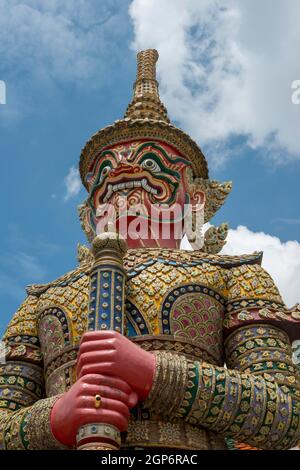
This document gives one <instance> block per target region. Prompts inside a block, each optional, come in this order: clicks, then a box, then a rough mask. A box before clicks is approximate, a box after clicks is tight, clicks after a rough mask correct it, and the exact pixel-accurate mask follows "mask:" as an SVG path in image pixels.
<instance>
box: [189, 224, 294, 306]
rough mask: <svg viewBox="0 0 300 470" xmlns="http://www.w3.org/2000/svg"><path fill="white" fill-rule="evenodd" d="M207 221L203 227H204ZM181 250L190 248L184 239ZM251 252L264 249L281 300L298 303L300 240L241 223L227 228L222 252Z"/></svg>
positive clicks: (206, 226)
mask: <svg viewBox="0 0 300 470" xmlns="http://www.w3.org/2000/svg"><path fill="white" fill-rule="evenodd" d="M208 227H210V224H206V225H205V226H204V230H205V229H207V228H208ZM181 248H182V249H190V244H189V243H188V241H187V240H186V239H184V240H183V242H182V246H181ZM254 251H263V253H264V255H263V262H262V266H263V267H264V268H265V269H266V270H267V271H268V273H269V274H270V275H271V276H272V278H273V279H274V281H275V284H276V285H277V287H278V289H279V290H280V293H281V295H282V297H283V300H284V302H285V303H286V304H287V305H288V306H289V307H291V306H293V305H294V304H296V303H298V302H300V275H299V274H300V243H298V242H297V241H288V242H282V241H281V240H280V239H279V238H277V237H274V236H272V235H268V234H266V233H264V232H252V231H251V230H249V229H248V228H247V227H244V226H242V225H240V226H239V227H237V228H236V229H230V230H229V234H228V239H227V244H226V245H225V247H224V248H223V250H222V252H221V253H223V254H227V255H242V254H250V253H253V252H254Z"/></svg>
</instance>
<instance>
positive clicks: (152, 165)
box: [141, 158, 161, 173]
mask: <svg viewBox="0 0 300 470" xmlns="http://www.w3.org/2000/svg"><path fill="white" fill-rule="evenodd" d="M141 167H142V168H145V170H149V171H152V172H153V173H158V172H159V171H161V168H160V166H159V164H158V163H157V162H156V161H155V160H153V159H152V158H147V159H146V160H144V161H143V162H142V164H141Z"/></svg>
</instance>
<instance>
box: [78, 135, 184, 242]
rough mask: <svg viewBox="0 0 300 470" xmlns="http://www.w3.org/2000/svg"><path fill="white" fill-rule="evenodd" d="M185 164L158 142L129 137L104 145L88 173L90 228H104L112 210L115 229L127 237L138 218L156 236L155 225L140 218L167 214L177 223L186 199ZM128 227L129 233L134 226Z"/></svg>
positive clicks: (155, 218)
mask: <svg viewBox="0 0 300 470" xmlns="http://www.w3.org/2000/svg"><path fill="white" fill-rule="evenodd" d="M189 167H190V163H189V162H188V161H187V160H186V159H184V158H183V157H182V156H181V155H180V154H179V153H178V151H177V150H176V149H174V148H171V147H170V146H169V145H167V144H165V143H162V142H159V141H151V142H149V141H134V142H128V143H122V144H118V145H115V146H112V147H109V148H107V149H105V150H104V151H102V153H101V154H100V155H98V156H97V157H96V159H95V160H94V162H93V164H92V166H91V167H90V171H89V173H88V175H87V184H88V187H89V193H90V196H89V199H88V204H89V219H90V220H89V223H90V224H91V225H92V227H93V231H94V232H97V233H99V232H101V231H103V229H104V227H105V225H106V223H107V222H108V219H109V218H110V217H112V213H113V212H114V215H115V218H116V222H117V226H116V229H117V230H118V231H119V232H121V233H122V234H123V235H125V236H126V237H127V238H128V227H130V223H132V222H134V221H135V223H136V222H137V220H139V221H140V222H142V223H143V224H144V231H146V232H147V236H149V233H150V232H151V233H152V235H154V236H155V237H156V238H157V236H158V233H157V229H153V227H152V229H148V228H147V229H146V228H145V227H146V224H145V221H147V222H148V223H149V221H150V220H151V221H152V222H153V223H154V225H155V223H156V224H158V225H159V224H161V223H162V220H163V219H164V218H165V219H167V217H166V213H167V212H168V213H169V215H170V213H171V212H172V214H171V216H169V219H168V220H169V221H170V219H171V224H172V223H173V224H174V222H175V221H177V222H178V223H181V222H180V221H182V219H183V217H184V209H183V208H184V206H185V205H187V204H189V203H190V202H191V201H190V195H189V191H188V186H189V178H188V168H189ZM180 208H181V211H180V210H179V209H180ZM180 212H181V213H180ZM125 219H126V227H127V228H126V229H125V228H124V227H125V224H124V223H123V222H124V220H125ZM131 227H132V228H131V231H132V232H137V231H138V227H137V225H136V224H135V225H134V224H132V226H131ZM129 231H130V230H129ZM153 232H155V233H153ZM144 235H145V234H144ZM133 236H135V235H134V234H133ZM142 236H143V235H142ZM171 236H172V235H171ZM129 237H130V233H129Z"/></svg>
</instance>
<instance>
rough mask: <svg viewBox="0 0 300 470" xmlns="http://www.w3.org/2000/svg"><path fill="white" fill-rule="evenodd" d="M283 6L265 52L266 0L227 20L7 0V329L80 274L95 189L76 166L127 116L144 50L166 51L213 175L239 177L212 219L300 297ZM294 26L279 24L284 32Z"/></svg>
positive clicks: (139, 7) (153, 7)
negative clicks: (29, 289) (262, 255)
mask: <svg viewBox="0 0 300 470" xmlns="http://www.w3.org/2000/svg"><path fill="white" fill-rule="evenodd" d="M222 3H223V5H222ZM226 3H227V2H226ZM283 3H284V2H281V1H279V0H278V1H277V0H276V5H277V6H278V10H276V9H275V10H276V11H275V13H274V11H273V13H274V28H273V24H272V20H270V21H271V22H270V21H269V23H268V37H270V38H269V42H270V43H269V44H267V46H265V48H264V49H263V50H259V44H257V43H259V40H262V38H259V31H260V27H259V25H258V27H257V31H256V37H255V38H254V37H253V36H251V33H250V30H251V28H250V26H251V24H252V23H253V22H254V23H256V24H257V22H258V19H259V20H260V21H261V22H262V23H263V18H264V15H265V18H267V17H268V10H267V7H265V6H264V8H263V10H264V11H262V7H259V4H258V3H257V2H255V1H254V2H252V3H251V5H252V6H251V5H250V3H248V2H247V1H246V2H245V3H244V4H243V5H244V6H241V2H238V1H237V0H236V1H233V0H232V2H231V1H230V2H229V7H228V11H227V13H226V15H225V16H224V14H223V13H222V10H224V5H225V3H224V2H220V1H211V2H210V5H208V3H207V2H206V1H204V0H203V2H202V4H201V7H199V2H196V1H189V2H186V1H181V2H178V1H177V0H176V1H168V0H161V1H160V2H158V1H157V0H153V1H150V0H149V1H148V0H134V1H132V2H131V1H125V0H119V1H118V0H116V1H103V2H97V1H94V0H87V1H81V0H78V2H76V5H77V6H76V8H75V9H74V2H71V1H69V0H60V1H55V0H53V1H52V0H51V1H49V2H43V1H40V0H29V1H25V0H24V1H17V0H10V1H7V0H0V55H1V63H0V80H4V81H5V83H6V88H7V90H6V100H7V102H6V104H5V105H0V157H1V158H0V165H1V168H0V178H1V233H0V243H1V253H0V261H1V263H0V302H1V315H0V333H2V332H3V331H4V329H5V326H6V324H7V323H8V321H9V319H10V318H11V316H12V314H13V312H14V311H15V310H16V308H17V307H18V305H19V304H20V302H21V301H22V300H23V298H24V297H25V289H24V288H25V286H26V285H27V284H30V283H44V282H49V281H51V280H52V279H55V278H56V277H57V276H59V275H61V274H63V273H65V272H66V271H68V270H70V269H72V268H73V267H74V266H75V264H76V245H77V242H81V243H84V242H85V237H84V234H83V233H82V230H81V228H80V224H79V220H78V216H77V209H76V207H77V205H78V204H79V203H80V202H81V201H82V200H83V199H84V198H85V190H83V189H80V190H79V189H78V178H77V175H76V173H75V172H74V170H73V172H72V168H76V167H77V165H78V161H79V155H80V150H81V148H82V147H83V146H84V144H85V142H86V140H87V139H88V138H89V137H90V136H91V135H92V134H93V133H94V132H96V131H97V130H98V129H100V128H101V127H104V126H106V125H108V124H110V123H112V122H113V121H114V120H115V119H119V118H121V117H122V116H123V114H124V112H125V109H126V106H127V104H128V103H129V101H130V98H131V93H132V85H133V82H134V79H135V72H136V65H135V53H136V49H140V48H145V47H156V48H158V49H159V52H160V54H161V58H160V65H159V78H160V81H161V94H162V99H163V101H164V103H165V104H166V106H167V107H168V109H169V114H170V117H171V119H172V120H173V121H174V122H176V123H177V125H179V126H180V127H182V128H184V129H185V130H186V131H187V132H189V133H190V134H191V136H192V137H194V138H195V139H196V140H197V142H198V143H199V144H200V145H201V147H202V149H203V150H204V152H205V154H206V156H207V159H208V162H209V165H210V175H211V177H212V178H215V179H220V180H233V184H234V186H233V191H232V194H231V196H230V197H229V198H228V201H227V203H226V204H225V206H224V208H223V209H221V211H220V212H219V214H218V215H217V216H216V218H215V220H214V221H213V222H214V223H221V222H223V221H228V222H229V223H230V226H231V227H232V229H233V230H232V234H231V235H232V239H231V240H235V243H233V242H232V241H231V243H229V248H228V250H229V251H230V250H231V251H232V252H233V251H236V252H240V251H241V250H242V251H250V252H251V251H253V249H257V250H260V249H263V250H264V251H265V252H266V257H267V261H268V260H269V265H268V266H267V267H268V269H269V268H270V271H272V270H273V271H272V272H271V274H272V275H273V276H274V277H275V279H276V280H277V281H278V283H279V284H280V287H281V288H282V289H283V290H284V294H285V295H286V297H288V298H289V299H290V301H291V302H292V301H293V302H294V301H295V300H296V299H295V296H296V293H297V292H298V291H299V286H300V285H299V281H298V280H295V278H296V277H297V273H298V277H297V279H298V278H299V267H300V264H299V261H298V260H299V258H300V256H299V255H300V245H299V243H298V242H299V240H300V210H299V179H300V159H299V157H300V143H299V142H298V141H299V140H300V139H299V134H300V132H298V134H297V129H299V125H300V105H299V106H296V105H292V104H291V101H290V93H291V89H290V88H291V82H292V80H296V79H300V68H299V61H298V55H297V54H292V53H291V54H290V56H289V57H286V53H285V51H283V52H282V54H283V56H284V57H285V59H284V60H286V63H285V64H282V62H281V67H282V66H285V69H286V71H287V74H286V75H285V76H281V77H279V78H278V74H277V73H276V70H277V69H276V61H275V60H274V54H273V47H275V46H276V44H277V40H278V38H277V35H280V30H279V29H278V21H279V20H278V17H280V16H282V11H281V10H280V8H281V7H282V8H283ZM185 4H186V10H185V9H184V8H185ZM245 4H247V5H248V8H249V9H248V10H247V9H246V10H245V8H246V7H245ZM265 4H268V1H266V2H265ZM212 5H214V9H213V11H212ZM227 5H228V3H227ZM273 5H274V4H273ZM291 5H294V6H295V8H296V7H297V5H296V3H294V2H293V1H291ZM179 7H180V8H183V10H182V12H183V13H182V15H178V8H179ZM158 9H161V10H160V13H161V14H160V15H158V16H159V18H158V19H157V21H154V20H153V19H152V15H154V14H155V13H157V11H158ZM276 12H277V14H278V17H277V16H276ZM218 15H219V16H218ZM288 15H291V17H292V16H294V12H291V13H288ZM179 16H180V22H179V23H178V21H179V20H178V18H179ZM289 18H290V17H289ZM289 18H288V19H289ZM163 19H165V23H163V22H162V20H163ZM167 19H168V20H167ZM173 19H174V21H173ZM288 19H286V21H283V20H280V21H281V23H280V27H281V28H282V29H283V30H284V28H287V22H288ZM232 22H234V28H235V29H234V28H233V25H232ZM248 23H249V25H248ZM220 25H222V28H223V29H222V28H220ZM241 25H242V27H241ZM248 26H249V28H248ZM261 27H263V24H262V25H261ZM293 27H294V28H297V26H296V25H294V24H293ZM289 28H291V25H290V23H289ZM220 29H221V31H220ZM248 29H249V30H248ZM273 29H274V31H273ZM229 31H230V33H229ZM232 31H235V33H234V35H233V33H232ZM241 31H242V33H241ZM276 31H277V32H276ZM296 32H297V35H295V34H293V38H294V47H295V51H296V50H297V47H296V46H297V44H296V43H297V41H298V51H299V46H300V30H299V29H298V30H297V29H296ZM166 34H168V36H167V37H165V35H166ZM222 34H224V37H225V38H226V41H225V42H224V37H223V36H222ZM252 34H253V33H252ZM255 41H256V42H255ZM265 42H266V43H268V40H267V39H266V41H265ZM218 44H219V46H220V44H222V45H223V46H222V47H223V51H222V48H221V52H222V54H221V53H220V49H218ZM170 47H171V48H173V49H174V50H175V51H176V54H175V53H174V54H171V52H172V49H170ZM276 47H277V46H276ZM286 47H288V45H287V46H286ZM212 50H213V54H212ZM257 50H259V53H258V52H257ZM228 51H231V52H230V53H229V52H228ZM200 53H202V56H201V54H200ZM218 53H219V57H222V60H223V63H222V64H221V65H220V60H218V61H216V57H218ZM171 56H172V57H171ZM175 56H176V57H175ZM262 56H263V60H262ZM170 57H171V58H170ZM171 59H172V60H171ZM268 61H269V62H268ZM268 63H269V64H270V66H269V68H268ZM220 67H221V69H220ZM277 67H278V68H279V65H277ZM256 72H257V73H256ZM268 73H269V80H267V78H268V77H267V78H266V74H268ZM218 74H219V75H218ZM187 77H188V78H187ZM220 77H222V80H220ZM253 77H254V78H255V80H254V78H253ZM272 77H273V80H271V78H272ZM274 77H275V78H274ZM276 77H277V79H278V80H279V82H276ZM274 82H276V83H277V86H278V87H281V88H282V89H283V95H282V96H281V95H280V93H278V92H277V90H276V87H275V85H276V83H274ZM213 84H216V89H217V91H216V89H215V88H214V87H213ZM272 87H273V88H274V87H275V88H274V89H273V90H271V92H270V88H272ZM281 88H278V90H281ZM264 90H265V94H264V93H263V92H264ZM269 93H270V94H269ZM279 95H280V96H279ZM253 97H254V99H253ZM285 99H286V102H285ZM256 100H257V102H256ZM236 102H238V106H237V105H236ZM228 103H229V106H228ZM230 113H231V114H230ZM277 116H280V119H279V117H278V118H277ZM70 171H71V173H70ZM68 174H69V175H71V176H70V177H69V179H68V180H66V178H67V175H68ZM71 180H72V181H71ZM66 182H68V183H70V182H72V183H73V186H72V187H73V192H72V190H71V186H70V184H68V185H67V183H66ZM67 186H68V187H69V190H68V187H67ZM238 226H244V227H245V229H244V232H241V229H237V227H238ZM245 243H246V247H245ZM233 245H234V246H233ZM254 245H255V247H254V248H253V246H254ZM248 246H249V249H247V248H248ZM282 266H284V268H282ZM282 271H284V273H282ZM291 281H292V282H291ZM291 285H292V287H291Z"/></svg>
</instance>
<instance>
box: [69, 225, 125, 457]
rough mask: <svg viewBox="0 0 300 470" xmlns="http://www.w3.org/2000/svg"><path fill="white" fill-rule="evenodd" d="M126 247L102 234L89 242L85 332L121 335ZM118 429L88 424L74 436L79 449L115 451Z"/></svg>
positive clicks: (110, 235)
mask: <svg viewBox="0 0 300 470" xmlns="http://www.w3.org/2000/svg"><path fill="white" fill-rule="evenodd" d="M126 250H127V247H126V242H125V240H124V239H122V238H120V236H119V235H118V234H116V233H112V232H105V233H103V234H101V235H98V236H96V238H95V239H94V241H93V254H94V257H95V261H94V264H93V266H92V270H91V281H90V302H89V315H88V329H89V331H95V330H102V331H105V330H115V331H118V332H119V333H121V334H124V320H125V283H126V273H125V269H124V266H123V257H124V255H125V253H126ZM120 444H121V437H120V432H119V430H118V429H117V428H116V427H114V426H111V425H109V424H103V423H91V424H87V425H84V426H81V427H80V429H79V430H78V433H77V449H79V450H117V449H119V447H120Z"/></svg>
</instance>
